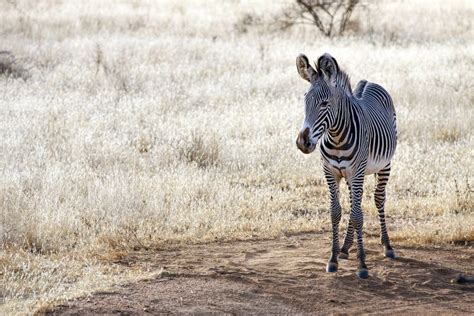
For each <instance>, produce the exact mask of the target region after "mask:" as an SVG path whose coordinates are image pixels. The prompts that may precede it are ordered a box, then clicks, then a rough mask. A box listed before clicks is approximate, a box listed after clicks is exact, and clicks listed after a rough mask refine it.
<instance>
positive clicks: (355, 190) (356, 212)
mask: <svg viewBox="0 0 474 316" xmlns="http://www.w3.org/2000/svg"><path fill="white" fill-rule="evenodd" d="M363 183H364V174H363V173H362V174H360V173H359V174H358V176H357V177H355V178H354V179H353V180H352V181H351V186H350V190H351V192H350V193H351V216H350V220H351V221H352V225H354V229H355V232H356V234H357V259H358V260H359V266H358V269H357V273H356V274H357V276H358V277H359V278H361V279H366V278H368V277H369V270H368V269H367V265H366V264H365V251H364V241H363V237H362V227H363V225H364V216H363V214H362V208H361V202H362V192H363Z"/></svg>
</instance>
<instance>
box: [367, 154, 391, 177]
mask: <svg viewBox="0 0 474 316" xmlns="http://www.w3.org/2000/svg"><path fill="white" fill-rule="evenodd" d="M389 163H390V159H389V160H386V159H379V160H376V159H371V158H370V157H369V159H368V160H367V167H366V168H365V174H366V175H367V174H373V173H377V172H379V171H380V170H382V169H384V168H385V167H386V166H387V165H388V164H389Z"/></svg>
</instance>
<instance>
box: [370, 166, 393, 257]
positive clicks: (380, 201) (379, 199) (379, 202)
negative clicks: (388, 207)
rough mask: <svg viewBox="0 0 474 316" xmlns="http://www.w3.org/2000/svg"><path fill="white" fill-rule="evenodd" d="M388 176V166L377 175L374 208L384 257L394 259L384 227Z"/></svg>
mask: <svg viewBox="0 0 474 316" xmlns="http://www.w3.org/2000/svg"><path fill="white" fill-rule="evenodd" d="M389 176H390V165H388V166H387V167H385V168H384V169H383V170H381V171H380V172H378V173H377V187H376V189H375V194H374V199H375V206H376V207H377V210H378V212H379V220H380V240H381V242H382V246H383V251H384V255H385V257H387V258H390V259H395V251H394V250H393V248H392V246H391V245H390V238H389V237H388V233H387V227H386V225H385V187H386V185H387V182H388V178H389Z"/></svg>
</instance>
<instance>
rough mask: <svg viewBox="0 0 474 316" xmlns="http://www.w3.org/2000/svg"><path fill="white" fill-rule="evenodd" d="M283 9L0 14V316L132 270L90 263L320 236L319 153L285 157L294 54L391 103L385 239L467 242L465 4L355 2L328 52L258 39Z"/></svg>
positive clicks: (296, 97)
mask: <svg viewBox="0 0 474 316" xmlns="http://www.w3.org/2000/svg"><path fill="white" fill-rule="evenodd" d="M285 5H286V3H279V4H278V5H275V4H272V3H270V2H264V1H224V2H222V1H185V2H175V1H159V2H156V1H120V2H117V1H115V2H112V1H100V2H95V1H81V2H73V1H50V2H40V3H37V2H35V1H8V2H1V3H0V11H1V12H2V15H1V17H0V19H1V21H0V38H1V41H0V50H3V51H8V52H10V53H11V54H12V55H13V56H15V67H21V68H17V69H22V71H24V74H25V76H16V77H15V76H10V75H9V74H7V73H6V72H5V73H1V74H0V95H1V97H0V122H1V124H0V139H1V142H0V144H1V145H0V146H1V149H0V151H1V155H0V166H1V167H2V168H1V174H0V208H1V212H2V213H1V222H0V233H1V240H0V242H1V244H0V245H1V250H0V284H2V288H0V297H1V300H2V303H3V307H2V308H3V310H4V311H10V312H11V311H31V310H34V309H38V308H42V307H44V306H47V305H48V304H49V303H50V302H54V301H58V300H63V299H66V298H68V297H72V296H76V295H80V294H83V293H87V292H88V291H91V290H93V289H95V288H98V287H103V286H108V285H112V284H116V283H119V282H124V281H127V280H133V279H136V278H139V277H143V276H146V275H148V274H149V272H147V271H146V270H136V271H135V270H133V271H130V270H127V269H124V268H123V267H119V266H115V265H113V264H111V263H110V262H111V261H113V260H114V259H117V258H119V257H120V256H122V255H123V254H126V253H127V251H130V250H133V249H155V248H157V247H160V246H162V245H164V244H169V243H176V242H201V241H211V240H223V239H225V240H235V239H245V238H266V237H272V236H278V235H281V234H284V233H292V232H301V231H320V230H328V229H329V227H330V226H329V221H330V216H329V214H328V204H329V200H328V192H327V188H326V184H325V181H324V177H323V174H322V169H321V164H320V159H319V153H317V152H316V153H315V154H313V155H311V156H309V157H307V156H303V155H302V154H300V153H299V152H298V150H297V149H296V146H295V145H294V141H295V137H296V133H297V131H298V129H299V127H300V125H301V123H302V120H303V106H302V100H303V93H304V91H305V89H306V88H307V85H306V84H305V83H304V82H302V81H301V79H300V78H299V76H298V75H297V73H296V69H295V65H294V60H295V57H296V56H297V54H298V53H300V52H305V53H306V54H308V55H309V56H310V57H311V58H313V59H316V58H317V57H318V56H319V55H320V54H322V53H324V52H330V53H331V54H332V55H333V56H335V57H336V58H337V60H338V61H339V64H340V66H341V67H342V68H344V69H345V70H346V71H347V72H348V73H349V74H351V76H352V81H353V83H355V82H356V81H358V80H360V79H367V80H369V81H374V82H377V83H379V84H381V85H383V86H384V87H386V88H387V90H388V91H390V93H391V94H392V96H393V98H394V101H395V105H396V109H397V112H398V126H399V132H400V137H399V146H398V149H397V153H396V156H395V159H394V162H393V172H392V177H391V179H390V182H389V185H388V201H387V205H386V207H387V210H386V214H387V215H388V220H387V221H388V225H389V230H390V232H391V235H392V239H393V240H394V241H395V245H397V243H398V244H400V243H414V244H423V243H450V242H466V241H472V240H474V215H473V206H474V202H473V198H472V187H473V182H474V173H473V171H472V170H474V162H473V161H474V153H473V149H472V148H473V144H474V133H473V132H472V131H473V128H474V120H473V114H474V107H473V103H474V89H473V84H472V82H473V81H474V80H473V79H474V78H473V75H472V74H473V70H474V57H473V56H474V46H473V44H474V42H473V29H472V22H471V17H472V16H473V13H474V8H473V5H472V3H471V2H469V1H455V2H448V1H416V2H410V3H407V2H404V1H391V2H386V3H380V2H373V3H369V4H368V5H367V6H366V9H364V10H360V11H358V12H356V13H355V20H354V22H353V26H352V29H351V32H349V34H348V36H346V37H338V38H334V39H326V38H324V37H322V36H320V35H319V34H318V33H317V31H316V30H315V29H314V28H311V27H309V26H301V27H296V28H293V29H290V30H287V31H280V30H278V29H277V28H275V27H274V25H273V23H272V22H273V19H274V17H275V16H276V15H277V14H278V12H279V11H280V10H281V9H282V8H283V7H284V6H285ZM249 15H250V16H252V17H253V18H252V19H253V20H251V21H250V22H249V20H248V18H247V20H245V19H243V17H244V18H245V17H246V16H249ZM243 21H247V22H243ZM254 21H257V22H258V23H254ZM242 23H244V24H242ZM373 189H374V181H373V179H372V177H368V178H367V181H366V189H365V193H364V205H363V206H364V209H365V214H366V215H365V223H366V224H365V231H366V232H367V233H369V234H376V233H377V232H378V222H377V217H376V209H375V207H374V205H373V204H374V203H373V201H372V198H373V196H372V191H373ZM343 196H344V197H345V199H344V201H343V207H344V210H345V213H346V214H347V210H348V199H347V190H343ZM346 217H347V216H344V219H345V220H347V218H346ZM344 223H345V222H344ZM328 247H329V246H328ZM328 249H329V248H328Z"/></svg>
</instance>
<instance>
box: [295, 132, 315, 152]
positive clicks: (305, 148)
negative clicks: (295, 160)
mask: <svg viewBox="0 0 474 316" xmlns="http://www.w3.org/2000/svg"><path fill="white" fill-rule="evenodd" d="M296 147H298V149H299V150H301V151H302V152H303V153H304V154H309V153H311V152H312V151H313V150H314V148H315V147H316V146H315V145H314V144H313V143H312V142H311V141H310V139H309V128H308V127H307V128H305V130H304V131H303V132H300V133H299V134H298V138H297V139H296Z"/></svg>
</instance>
